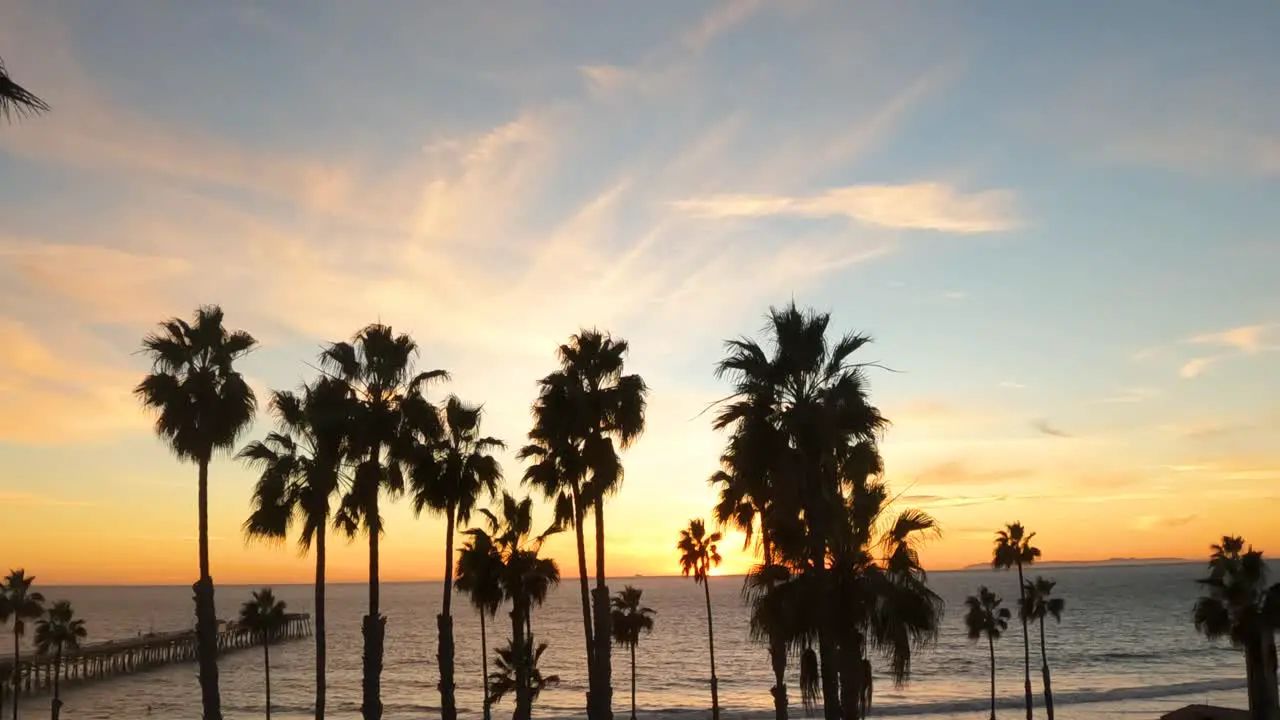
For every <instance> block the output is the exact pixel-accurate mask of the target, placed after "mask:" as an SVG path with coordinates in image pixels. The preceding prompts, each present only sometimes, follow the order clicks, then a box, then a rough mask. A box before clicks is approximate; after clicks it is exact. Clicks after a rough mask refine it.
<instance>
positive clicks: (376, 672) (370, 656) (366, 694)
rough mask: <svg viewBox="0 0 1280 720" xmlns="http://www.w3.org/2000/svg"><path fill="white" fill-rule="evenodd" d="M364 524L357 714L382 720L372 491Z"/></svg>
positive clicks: (378, 525)
mask: <svg viewBox="0 0 1280 720" xmlns="http://www.w3.org/2000/svg"><path fill="white" fill-rule="evenodd" d="M369 459H370V461H371V462H374V463H377V462H378V448H377V447H375V448H374V449H373V450H372V451H371V452H370V455H369ZM370 506H371V507H369V508H366V510H367V511H368V512H369V515H368V517H367V518H366V519H365V523H366V525H367V526H368V529H369V614H368V615H365V616H364V622H363V627H362V628H361V630H362V632H363V633H364V678H363V683H362V688H361V689H362V691H363V697H362V699H361V703H360V714H361V715H362V716H363V718H364V720H382V641H383V638H384V637H385V635H386V632H387V621H386V618H384V617H382V611H381V608H380V606H379V599H380V598H379V589H380V588H379V587H378V535H379V534H381V532H382V522H381V520H379V518H378V489H377V488H375V489H374V491H373V497H372V498H371V499H370Z"/></svg>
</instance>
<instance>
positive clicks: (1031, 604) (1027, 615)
mask: <svg viewBox="0 0 1280 720" xmlns="http://www.w3.org/2000/svg"><path fill="white" fill-rule="evenodd" d="M1055 585H1057V583H1055V582H1054V581H1053V580H1049V579H1048V578H1043V577H1037V578H1036V579H1035V580H1033V581H1032V582H1029V583H1027V586H1026V587H1025V588H1023V599H1022V601H1021V602H1020V603H1019V605H1018V617H1019V618H1021V619H1022V621H1023V622H1027V621H1028V620H1030V621H1039V623H1040V674H1041V675H1042V676H1043V677H1044V709H1045V713H1046V714H1047V715H1048V716H1049V720H1053V684H1052V683H1051V682H1050V681H1049V655H1048V651H1047V650H1046V649H1045V639H1044V620H1045V618H1046V617H1052V618H1053V619H1054V620H1057V621H1058V622H1062V611H1063V609H1064V608H1065V607H1066V602H1065V601H1064V600H1063V599H1062V598H1057V597H1053V588H1054V586H1055Z"/></svg>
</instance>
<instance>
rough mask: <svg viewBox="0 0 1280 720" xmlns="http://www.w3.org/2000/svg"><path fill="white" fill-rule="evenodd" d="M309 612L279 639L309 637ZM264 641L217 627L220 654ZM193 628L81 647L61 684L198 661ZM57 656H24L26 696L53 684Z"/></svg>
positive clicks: (5, 666)
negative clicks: (55, 657)
mask: <svg viewBox="0 0 1280 720" xmlns="http://www.w3.org/2000/svg"><path fill="white" fill-rule="evenodd" d="M310 635H311V616H310V615H307V614H305V613H293V614H290V615H288V616H286V620H285V625H284V628H282V630H281V632H280V636H279V638H277V639H276V640H275V641H273V643H272V644H275V643H276V642H283V641H286V640H296V639H300V638H305V637H309V636H310ZM260 644H261V643H260V642H259V640H258V638H257V637H255V636H254V635H253V633H251V632H249V630H247V629H245V628H243V627H240V626H239V625H238V624H236V623H223V624H222V625H221V627H220V628H219V629H218V653H219V654H222V653H225V652H228V651H231V650H239V649H243V648H250V647H258V646H259V645H260ZM195 659H196V632H195V630H194V629H193V630H178V631H174V632H164V633H149V634H147V635H139V636H138V637H132V638H125V639H120V640H107V641H106V642H99V643H91V644H87V645H83V646H81V647H80V649H79V650H74V651H71V652H67V653H63V656H62V662H61V664H60V666H59V668H58V671H57V672H58V674H59V675H60V676H61V679H62V682H63V683H67V682H85V681H89V680H101V679H105V678H110V677H114V676H117V675H126V674H131V673H135V672H141V671H143V670H149V669H151V668H155V667H160V666H162V665H176V664H179V663H186V662H194V661H195ZM53 665H54V658H53V655H51V654H50V655H36V654H30V655H26V656H22V657H21V658H20V660H19V664H18V687H19V688H20V690H21V692H22V693H23V694H24V695H25V694H33V693H43V692H45V691H47V690H50V689H52V688H53V673H54V668H53ZM12 674H13V658H12V657H7V658H6V657H0V678H11V677H12Z"/></svg>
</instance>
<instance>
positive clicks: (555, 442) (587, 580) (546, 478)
mask: <svg viewBox="0 0 1280 720" xmlns="http://www.w3.org/2000/svg"><path fill="white" fill-rule="evenodd" d="M538 402H542V400H539V401H538ZM536 407H537V405H535V408H536ZM536 412H537V411H536V410H535V413H536ZM547 415H548V417H547V420H546V421H544V422H540V423H538V424H535V425H534V428H533V429H532V430H530V431H529V436H528V437H529V443H528V444H527V445H525V446H524V447H523V448H521V449H520V451H519V452H518V453H517V454H516V458H517V459H518V460H522V461H523V460H530V461H532V462H531V463H530V464H529V465H528V466H527V467H526V468H525V471H524V476H523V478H522V480H521V483H522V484H525V485H530V486H532V487H533V488H535V489H537V490H538V491H539V492H540V493H541V494H542V496H543V497H545V498H546V499H548V500H550V501H552V502H553V503H554V504H555V519H556V523H557V524H558V525H559V526H560V527H572V528H573V534H574V541H575V543H576V545H575V546H576V548H577V559H578V591H579V593H580V601H581V606H582V633H583V637H584V639H585V641H586V659H587V707H588V709H590V708H592V707H593V706H592V704H591V698H592V688H594V687H595V667H596V664H595V657H596V645H595V640H594V631H593V626H592V621H591V575H590V574H589V573H588V572H587V547H586V535H585V533H586V526H585V525H584V519H585V517H586V513H587V505H588V503H587V500H586V498H585V497H584V496H583V492H582V491H583V481H584V479H585V477H586V472H587V471H586V467H585V461H584V460H583V458H582V453H581V451H580V449H579V448H578V447H577V446H576V445H575V444H574V443H573V442H572V441H571V440H570V439H569V438H568V437H567V433H565V432H563V431H561V430H558V429H555V428H551V427H549V425H550V424H551V423H550V420H551V414H550V411H549V410H548V412H547ZM553 432H554V433H556V434H557V436H555V437H553V436H552V435H551V433H553Z"/></svg>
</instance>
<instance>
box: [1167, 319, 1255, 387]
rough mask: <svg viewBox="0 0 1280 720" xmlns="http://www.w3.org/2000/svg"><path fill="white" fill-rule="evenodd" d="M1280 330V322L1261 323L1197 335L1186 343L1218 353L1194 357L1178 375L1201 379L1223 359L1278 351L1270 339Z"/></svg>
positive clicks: (1184, 365)
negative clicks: (1269, 341)
mask: <svg viewBox="0 0 1280 720" xmlns="http://www.w3.org/2000/svg"><path fill="white" fill-rule="evenodd" d="M1278 327H1280V323H1262V324H1257V325H1242V326H1239V327H1233V328H1228V329H1226V330H1219V331H1215V332H1209V333H1202V334H1200V335H1194V336H1192V337H1190V338H1188V339H1187V340H1186V343H1187V344H1191V345H1203V346H1208V347H1213V348H1217V349H1218V350H1219V352H1218V353H1216V354H1214V355H1204V356H1201V357H1195V358H1191V359H1190V360H1188V361H1186V362H1185V363H1183V365H1182V367H1181V368H1179V370H1178V374H1179V375H1181V376H1182V377H1183V378H1185V379H1191V378H1195V377H1199V376H1200V375H1202V374H1204V372H1205V371H1206V370H1208V369H1209V368H1210V367H1211V366H1213V365H1215V364H1217V363H1219V362H1222V361H1223V360H1227V359H1230V358H1232V357H1235V356H1239V355H1255V354H1257V353H1259V352H1262V351H1267V350H1274V349H1277V347H1280V346H1272V345H1269V344H1268V343H1267V340H1268V339H1269V337H1270V335H1271V334H1272V333H1273V331H1274V330H1275V329H1276V328H1278Z"/></svg>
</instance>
